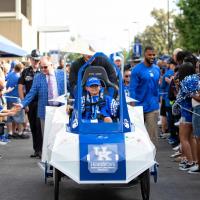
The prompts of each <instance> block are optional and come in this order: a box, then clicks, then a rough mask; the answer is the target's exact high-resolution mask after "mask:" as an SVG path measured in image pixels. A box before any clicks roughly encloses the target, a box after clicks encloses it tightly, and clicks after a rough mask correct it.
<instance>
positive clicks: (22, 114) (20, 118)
mask: <svg viewBox="0 0 200 200" xmlns="http://www.w3.org/2000/svg"><path fill="white" fill-rule="evenodd" d="M12 107H13V103H11V102H8V103H7V109H11V108H12ZM7 122H8V123H11V122H16V123H18V124H21V123H24V122H25V112H24V110H23V109H22V110H21V111H19V112H18V113H17V114H16V115H15V116H8V117H7Z"/></svg>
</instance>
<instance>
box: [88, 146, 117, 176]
mask: <svg viewBox="0 0 200 200" xmlns="http://www.w3.org/2000/svg"><path fill="white" fill-rule="evenodd" d="M118 160H119V155H118V148H117V145H116V144H104V145H88V155H87V162H88V170H89V171H90V173H115V172H116V171H117V169H118Z"/></svg>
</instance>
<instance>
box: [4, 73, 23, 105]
mask: <svg viewBox="0 0 200 200" xmlns="http://www.w3.org/2000/svg"><path fill="white" fill-rule="evenodd" d="M19 77H20V74H19V73H16V72H11V73H10V74H9V75H8V76H7V83H6V88H9V87H11V88H13V87H14V89H13V90H12V91H11V92H8V93H7V94H6V96H11V97H10V98H9V97H6V101H7V102H10V103H16V102H18V97H19V93H18V80H19ZM13 97H17V98H13Z"/></svg>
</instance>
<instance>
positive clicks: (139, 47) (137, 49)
mask: <svg viewBox="0 0 200 200" xmlns="http://www.w3.org/2000/svg"><path fill="white" fill-rule="evenodd" d="M133 54H134V56H136V57H141V56H142V45H141V44H140V43H139V42H136V43H135V44H134V46H133Z"/></svg>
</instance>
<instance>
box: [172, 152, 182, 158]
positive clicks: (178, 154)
mask: <svg viewBox="0 0 200 200" xmlns="http://www.w3.org/2000/svg"><path fill="white" fill-rule="evenodd" d="M180 155H181V152H180V151H176V152H175V153H174V154H172V155H171V156H170V158H176V157H178V156H180Z"/></svg>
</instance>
